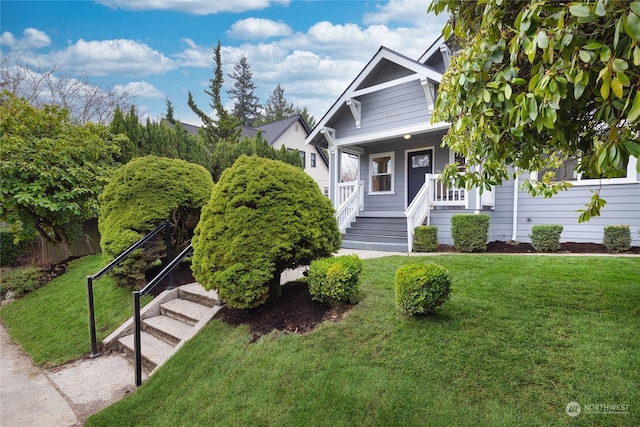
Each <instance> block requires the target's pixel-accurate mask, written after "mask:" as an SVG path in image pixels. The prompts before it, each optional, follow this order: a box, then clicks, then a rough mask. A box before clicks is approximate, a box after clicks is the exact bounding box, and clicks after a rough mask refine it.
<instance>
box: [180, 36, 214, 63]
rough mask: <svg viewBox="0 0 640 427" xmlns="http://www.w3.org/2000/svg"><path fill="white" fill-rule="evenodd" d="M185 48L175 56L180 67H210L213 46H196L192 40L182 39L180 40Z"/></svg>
mask: <svg viewBox="0 0 640 427" xmlns="http://www.w3.org/2000/svg"><path fill="white" fill-rule="evenodd" d="M181 41H182V42H183V43H185V44H186V45H187V48H186V49H185V50H183V51H182V52H180V53H178V54H176V55H175V58H176V59H177V60H178V63H179V65H180V66H183V67H201V68H206V67H211V66H212V64H213V59H212V58H213V46H212V47H204V46H198V45H197V44H196V43H195V42H194V41H193V40H191V39H188V38H183V39H182V40H181Z"/></svg>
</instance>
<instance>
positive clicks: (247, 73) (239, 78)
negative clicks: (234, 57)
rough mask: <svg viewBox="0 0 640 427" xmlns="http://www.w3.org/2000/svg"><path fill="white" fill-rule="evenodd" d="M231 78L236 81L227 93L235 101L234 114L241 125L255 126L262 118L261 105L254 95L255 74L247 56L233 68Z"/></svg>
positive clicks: (241, 58)
mask: <svg viewBox="0 0 640 427" xmlns="http://www.w3.org/2000/svg"><path fill="white" fill-rule="evenodd" d="M229 77H231V78H232V79H234V80H235V83H234V84H233V88H232V89H230V90H228V91H227V93H228V94H229V95H230V96H231V97H232V98H233V100H234V101H233V112H232V114H233V115H234V117H236V119H238V120H239V121H240V123H241V124H243V125H245V126H254V123H255V121H256V119H257V118H258V117H259V116H260V103H259V101H258V97H257V96H255V95H254V90H255V88H256V86H255V84H253V81H252V78H253V72H252V71H251V66H250V65H249V62H248V61H247V57H246V56H244V55H242V56H241V57H240V61H238V63H237V64H236V65H235V66H234V67H233V74H229Z"/></svg>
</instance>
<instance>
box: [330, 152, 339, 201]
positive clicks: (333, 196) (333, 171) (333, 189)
mask: <svg viewBox="0 0 640 427" xmlns="http://www.w3.org/2000/svg"><path fill="white" fill-rule="evenodd" d="M339 152H340V150H338V149H336V147H335V146H331V145H330V146H329V199H330V200H331V203H332V204H333V207H334V208H336V209H337V208H338V182H339V180H338V175H337V172H338V171H339V170H340V158H339Z"/></svg>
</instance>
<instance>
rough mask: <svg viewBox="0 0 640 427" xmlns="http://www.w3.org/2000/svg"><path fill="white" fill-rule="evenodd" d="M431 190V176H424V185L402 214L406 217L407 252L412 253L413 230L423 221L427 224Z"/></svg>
mask: <svg viewBox="0 0 640 427" xmlns="http://www.w3.org/2000/svg"><path fill="white" fill-rule="evenodd" d="M432 188H433V179H432V175H431V174H426V175H425V180H424V184H423V185H422V187H421V188H420V191H418V194H416V197H414V199H413V201H412V202H411V204H410V205H409V207H408V208H407V210H406V211H405V212H404V214H405V216H406V217H407V248H408V251H409V252H412V251H413V231H414V228H416V227H417V226H419V225H421V224H422V223H423V222H424V220H425V219H426V220H427V224H429V221H430V218H429V213H430V212H431V203H432V200H431V189H432Z"/></svg>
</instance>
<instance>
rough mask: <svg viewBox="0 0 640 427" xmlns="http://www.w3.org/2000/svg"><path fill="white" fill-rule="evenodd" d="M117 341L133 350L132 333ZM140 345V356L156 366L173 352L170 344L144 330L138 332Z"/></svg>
mask: <svg viewBox="0 0 640 427" xmlns="http://www.w3.org/2000/svg"><path fill="white" fill-rule="evenodd" d="M118 341H120V343H121V344H122V345H124V346H125V347H127V348H129V349H131V351H132V352H133V351H134V348H133V347H134V344H133V334H131V335H126V336H124V337H122V338H120V339H119V340H118ZM140 347H141V351H142V356H143V357H144V358H146V359H147V360H149V361H151V362H153V363H155V364H156V365H157V366H160V365H162V364H163V363H164V362H165V361H166V360H167V359H168V358H169V356H171V353H172V352H173V346H172V345H169V344H167V343H166V342H164V341H162V340H161V339H158V338H156V337H154V336H153V335H151V334H149V333H147V332H144V331H142V332H141V333H140Z"/></svg>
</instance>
